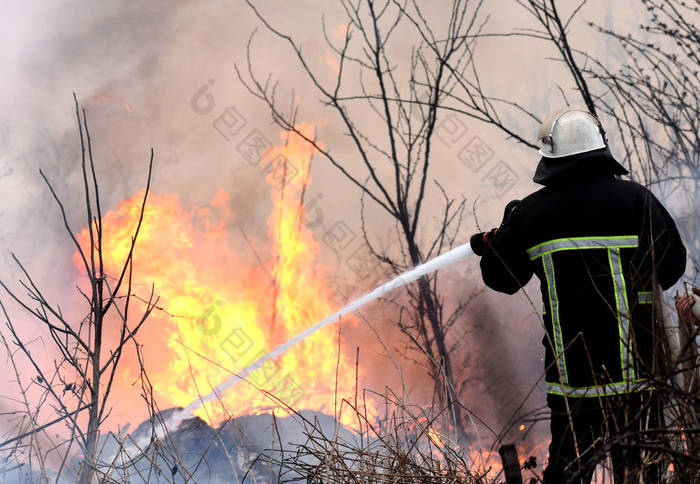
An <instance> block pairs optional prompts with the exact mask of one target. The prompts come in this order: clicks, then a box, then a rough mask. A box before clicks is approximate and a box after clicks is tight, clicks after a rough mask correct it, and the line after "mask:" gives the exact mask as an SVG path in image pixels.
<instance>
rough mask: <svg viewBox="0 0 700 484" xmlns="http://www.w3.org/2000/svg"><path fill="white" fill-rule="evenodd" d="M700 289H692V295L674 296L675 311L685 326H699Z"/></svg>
mask: <svg viewBox="0 0 700 484" xmlns="http://www.w3.org/2000/svg"><path fill="white" fill-rule="evenodd" d="M699 297H700V288H697V287H694V288H693V294H682V295H680V296H676V310H677V311H678V316H679V317H680V319H681V320H683V321H684V322H686V323H687V324H695V325H696V326H700V317H699V316H698V315H700V302H698V299H699Z"/></svg>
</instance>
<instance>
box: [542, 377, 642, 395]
mask: <svg viewBox="0 0 700 484" xmlns="http://www.w3.org/2000/svg"><path fill="white" fill-rule="evenodd" d="M653 388H654V386H653V385H652V384H651V382H648V381H643V380H635V381H623V382H618V383H610V384H608V385H599V386H590V387H570V386H567V385H561V384H559V383H549V382H547V393H552V394H555V395H562V396H564V395H566V396H567V397H598V396H608V395H621V394H624V393H631V392H639V391H642V390H652V389H653Z"/></svg>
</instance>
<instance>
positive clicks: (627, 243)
mask: <svg viewBox="0 0 700 484" xmlns="http://www.w3.org/2000/svg"><path fill="white" fill-rule="evenodd" d="M638 245H639V238H638V237H637V236H636V235H624V236H610V237H607V236H602V237H571V238H566V239H554V240H549V241H547V242H543V243H541V244H538V245H535V246H534V247H530V248H529V249H527V255H528V256H530V260H534V259H537V258H538V257H540V256H542V255H544V254H547V253H551V252H556V251H559V250H574V249H611V248H622V247H637V246H638Z"/></svg>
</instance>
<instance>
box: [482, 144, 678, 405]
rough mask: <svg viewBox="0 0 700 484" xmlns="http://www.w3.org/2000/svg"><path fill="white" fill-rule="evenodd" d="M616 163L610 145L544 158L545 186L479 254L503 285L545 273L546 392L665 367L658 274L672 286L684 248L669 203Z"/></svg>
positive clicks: (640, 381) (585, 387)
mask: <svg viewBox="0 0 700 484" xmlns="http://www.w3.org/2000/svg"><path fill="white" fill-rule="evenodd" d="M617 166H619V165H617V162H615V161H614V159H613V158H612V157H611V156H610V154H609V152H607V151H598V152H594V153H588V154H585V155H582V156H574V157H570V158H567V159H565V160H556V161H555V160H547V159H544V158H543V160H542V161H541V162H540V165H539V167H538V170H537V172H536V175H535V181H536V182H538V183H541V184H543V185H545V187H544V188H542V189H540V190H539V191H537V192H535V193H533V194H531V195H529V196H528V197H526V198H525V199H524V200H522V201H521V202H520V203H519V204H518V205H516V207H515V208H514V209H513V210H512V211H511V212H510V214H509V215H508V216H507V217H506V219H505V220H504V222H503V224H502V226H501V228H500V230H499V231H498V232H497V233H496V235H495V236H494V237H493V239H491V241H490V243H489V244H488V246H487V248H486V250H485V252H484V254H483V257H482V259H481V271H482V276H483V279H484V282H485V283H486V284H487V285H488V286H489V287H491V288H492V289H495V290H497V291H500V292H505V293H508V294H513V293H515V292H517V291H518V290H519V289H520V288H521V287H522V286H524V285H525V284H526V283H527V282H528V281H529V280H530V278H531V277H532V274H533V273H534V274H536V275H537V277H538V278H539V279H540V283H541V284H540V286H541V290H542V300H543V302H544V309H543V319H544V324H545V328H546V335H545V337H544V339H543V344H544V346H545V352H546V357H545V368H546V381H547V385H548V392H549V394H553V395H564V394H566V395H568V396H572V397H595V396H598V395H611V394H620V393H627V392H630V391H636V390H640V389H643V388H648V380H649V379H650V377H652V376H653V375H658V374H659V373H658V369H657V368H659V367H660V365H659V362H660V361H661V360H660V358H663V356H662V355H661V354H660V351H662V350H661V349H660V346H661V345H659V344H656V343H657V342H658V341H659V340H658V339H657V338H661V337H663V334H662V333H661V330H660V325H659V324H655V323H654V317H653V313H654V312H653V311H652V301H653V298H652V288H653V281H654V277H655V278H656V280H658V283H659V285H660V286H661V287H662V288H663V289H668V288H669V287H670V286H672V285H673V284H674V283H675V282H676V281H677V280H678V279H679V278H680V277H681V276H682V275H683V273H684V271H685V263H686V250H685V247H684V245H683V243H682V242H681V239H680V236H679V234H678V230H677V229H676V225H675V223H674V222H673V220H672V218H671V216H670V215H669V214H668V212H667V211H666V209H665V208H664V207H663V206H662V205H661V203H660V202H659V201H658V200H657V199H656V198H655V197H654V195H653V194H652V193H651V192H650V191H649V190H647V189H646V188H644V187H643V186H641V185H639V184H637V183H634V182H631V181H624V180H621V179H618V178H616V177H615V176H614V172H615V170H616V168H615V167H617Z"/></svg>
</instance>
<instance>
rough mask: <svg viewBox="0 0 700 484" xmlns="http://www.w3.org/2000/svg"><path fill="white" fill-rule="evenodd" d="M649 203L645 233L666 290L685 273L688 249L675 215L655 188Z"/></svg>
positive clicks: (657, 276) (645, 238) (662, 285)
mask: <svg viewBox="0 0 700 484" xmlns="http://www.w3.org/2000/svg"><path fill="white" fill-rule="evenodd" d="M645 206H646V207H645V212H646V214H648V216H647V217H645V223H644V226H643V232H642V237H643V240H644V242H645V243H646V244H648V248H649V249H648V250H649V254H650V256H651V258H652V261H653V268H654V271H655V272H656V278H657V280H658V281H659V285H660V286H661V288H662V289H663V290H666V289H668V288H669V287H671V286H672V285H673V284H675V283H676V281H678V279H680V278H681V276H683V274H684V273H685V264H686V249H685V245H683V241H682V240H681V236H680V234H679V233H678V228H677V227H676V224H675V222H674V221H673V218H671V215H670V214H669V213H668V211H667V210H666V209H665V208H664V206H663V205H662V204H661V202H659V200H658V199H657V198H656V197H655V196H654V195H653V194H652V193H651V192H649V193H648V196H647V203H645Z"/></svg>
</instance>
